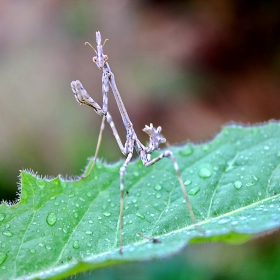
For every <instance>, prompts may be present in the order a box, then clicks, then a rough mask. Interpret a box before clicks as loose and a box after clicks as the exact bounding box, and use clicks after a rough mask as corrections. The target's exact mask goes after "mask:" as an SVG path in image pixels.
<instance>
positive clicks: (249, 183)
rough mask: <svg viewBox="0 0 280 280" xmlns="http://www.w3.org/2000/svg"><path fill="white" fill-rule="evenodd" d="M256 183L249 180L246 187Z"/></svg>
mask: <svg viewBox="0 0 280 280" xmlns="http://www.w3.org/2000/svg"><path fill="white" fill-rule="evenodd" d="M253 185H254V182H248V183H246V187H251V186H253Z"/></svg>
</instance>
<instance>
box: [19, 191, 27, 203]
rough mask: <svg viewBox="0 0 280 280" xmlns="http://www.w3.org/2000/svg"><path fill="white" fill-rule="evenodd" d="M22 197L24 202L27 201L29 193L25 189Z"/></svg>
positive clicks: (21, 194)
mask: <svg viewBox="0 0 280 280" xmlns="http://www.w3.org/2000/svg"><path fill="white" fill-rule="evenodd" d="M20 197H21V198H22V199H24V200H26V199H27V198H28V193H27V191H26V190H25V189H22V190H21V193H20Z"/></svg>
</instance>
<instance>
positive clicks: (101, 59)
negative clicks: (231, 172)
mask: <svg viewBox="0 0 280 280" xmlns="http://www.w3.org/2000/svg"><path fill="white" fill-rule="evenodd" d="M96 43H97V51H96V50H95V52H96V56H94V57H93V62H94V63H95V64H96V65H97V67H98V68H100V69H102V70H103V74H102V94H103V106H102V108H101V107H100V106H99V105H98V104H97V103H96V102H95V101H94V100H93V99H92V98H91V97H90V96H89V95H88V93H87V92H86V90H85V89H84V87H83V86H82V84H81V82H80V81H73V82H72V83H71V88H72V91H73V92H74V95H75V98H76V100H77V101H78V103H80V104H85V105H88V106H90V107H92V108H93V109H94V110H95V112H96V113H97V114H98V115H100V116H102V123H101V128H100V133H99V137H98V143H97V147H96V152H95V156H94V161H93V164H92V166H91V168H90V170H89V173H88V175H86V176H84V177H87V176H89V175H90V173H91V171H92V169H93V167H94V164H95V161H96V158H97V154H98V150H99V147H100V143H101V139H102V133H103V130H104V127H105V120H106V121H107V122H108V124H109V125H110V127H111V129H112V131H113V134H114V136H115V138H116V141H117V143H118V145H119V148H120V150H121V152H122V153H123V154H124V155H125V156H127V157H126V159H125V161H124V163H123V165H122V167H121V168H120V217H119V219H120V247H119V252H120V253H122V249H123V227H124V222H123V219H124V193H125V188H124V177H125V173H126V168H127V165H128V163H129V162H130V161H131V159H132V155H133V151H134V150H135V151H136V152H137V153H138V156H139V157H140V159H141V161H142V163H143V164H144V165H145V166H150V165H152V164H154V163H156V162H157V161H159V160H161V159H163V158H165V157H168V158H170V159H171V160H172V162H173V165H174V169H175V171H176V174H177V178H178V181H179V184H180V187H181V190H182V192H183V196H184V199H185V201H186V205H187V208H188V210H189V213H190V216H191V219H192V221H193V223H194V224H196V218H195V215H194V212H193V210H192V206H191V203H190V201H189V198H188V194H187V191H186V188H185V186H184V183H183V179H182V176H181V172H180V169H179V166H178V163H177V161H176V159H175V157H174V155H173V152H172V151H170V150H165V151H164V152H163V153H162V154H160V155H159V156H157V157H155V158H153V159H152V158H151V153H152V152H153V151H154V150H156V149H157V148H158V146H159V144H161V143H164V142H166V139H165V138H164V137H163V136H162V135H161V134H160V132H161V127H160V126H159V127H157V128H155V127H153V125H152V124H150V126H148V125H146V126H145V128H144V129H143V131H144V132H145V133H147V134H148V135H149V138H150V141H149V144H148V146H147V147H146V146H145V145H143V144H142V143H141V142H140V140H139V139H138V137H137V135H136V133H135V131H134V128H133V124H132V122H131V121H130V119H129V116H128V114H127V111H126V109H125V106H124V103H123V101H122V98H121V96H120V93H119V91H118V89H117V85H116V81H115V77H114V74H113V72H112V71H111V69H110V66H109V64H108V62H107V60H108V56H107V55H105V54H104V53H103V46H102V44H101V34H100V32H99V31H98V32H96ZM103 45H104V44H103ZM109 88H111V90H112V92H113V95H114V97H115V100H116V103H117V105H118V108H119V111H120V114H121V117H122V121H123V124H124V126H125V129H126V141H125V144H124V145H123V144H122V142H121V140H120V137H119V135H118V132H117V130H116V127H115V125H114V122H113V119H112V117H111V115H110V113H109V112H108V92H109Z"/></svg>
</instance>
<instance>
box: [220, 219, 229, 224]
mask: <svg viewBox="0 0 280 280" xmlns="http://www.w3.org/2000/svg"><path fill="white" fill-rule="evenodd" d="M229 221H230V219H229V218H222V219H220V220H219V221H218V224H220V225H223V224H227V223H228V222H229Z"/></svg>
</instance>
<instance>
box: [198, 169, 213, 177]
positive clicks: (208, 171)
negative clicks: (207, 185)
mask: <svg viewBox="0 0 280 280" xmlns="http://www.w3.org/2000/svg"><path fill="white" fill-rule="evenodd" d="M199 176H200V177H201V178H203V179H205V178H209V177H211V176H212V171H211V169H210V168H209V167H201V168H200V170H199Z"/></svg>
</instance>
